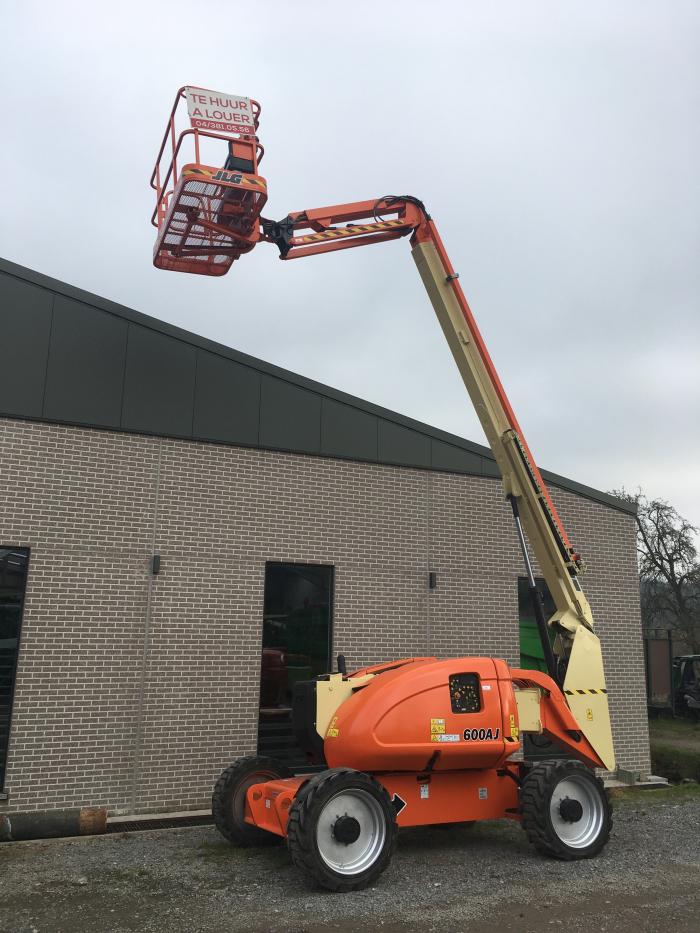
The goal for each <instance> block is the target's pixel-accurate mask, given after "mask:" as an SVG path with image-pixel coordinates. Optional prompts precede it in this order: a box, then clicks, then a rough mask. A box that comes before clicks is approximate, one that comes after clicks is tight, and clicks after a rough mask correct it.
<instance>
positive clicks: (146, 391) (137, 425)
mask: <svg viewBox="0 0 700 933" xmlns="http://www.w3.org/2000/svg"><path fill="white" fill-rule="evenodd" d="M196 360H197V350H196V348H195V347H191V346H189V345H188V344H186V343H183V341H182V340H176V339H175V338H174V337H167V336H165V335H164V334H158V333H156V332H155V331H152V330H148V329H147V328H145V327H138V326H134V325H133V324H131V325H130V327H129V344H128V348H127V352H126V369H125V372H124V403H123V405H122V422H121V427H122V428H123V429H124V430H126V431H146V432H150V433H153V434H176V435H179V436H187V435H191V434H192V413H193V411H194V377H195V363H196Z"/></svg>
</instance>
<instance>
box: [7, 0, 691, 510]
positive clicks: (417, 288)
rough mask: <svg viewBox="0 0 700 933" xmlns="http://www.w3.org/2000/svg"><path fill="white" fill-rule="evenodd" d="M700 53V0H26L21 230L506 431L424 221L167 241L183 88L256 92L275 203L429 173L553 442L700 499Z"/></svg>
mask: <svg viewBox="0 0 700 933" xmlns="http://www.w3.org/2000/svg"><path fill="white" fill-rule="evenodd" d="M699 63H700V4H699V3H698V2H697V0H695V2H692V0H691V2H682V0H665V2H664V0H659V2H651V3H650V2H643V0H641V2H640V0H632V2H623V0H616V2H613V3H611V2H609V0H608V2H591V0H586V2H566V3H565V2H560V0H553V2H544V0H539V2H538V0H528V2H524V0H520V2H513V3H509V2H503V0H501V2H499V3H490V4H488V3H484V2H436V0H433V2H427V0H423V2H421V3H414V2H408V0H403V2H386V0H385V2H381V0H374V2H371V3H367V2H358V0H355V2H352V3H349V2H342V3H341V2H337V3H333V2H329V0H325V2H303V0H294V2H292V3H290V2H273V0H268V2H260V0H258V2H254V3H253V2H250V3H247V4H246V3H240V2H237V0H226V2H218V0H212V2H200V3H194V4H193V3H192V2H187V3H184V2H178V0H169V2H167V3H165V2H148V0H142V2H140V3H134V2H130V0H129V2H121V3H119V4H109V5H107V4H101V3H99V2H94V0H92V2H66V0H55V2H53V3H49V2H34V0H23V2H21V3H20V2H14V3H9V4H7V5H6V6H5V9H4V13H3V39H2V58H1V60H0V72H1V73H2V86H3V91H4V93H3V105H2V109H3V117H2V126H3V137H4V141H3V145H2V147H1V149H0V161H1V163H2V179H3V194H2V213H1V215H0V255H2V256H4V257H5V258H7V259H10V260H12V261H14V262H18V263H21V264H23V265H26V266H28V267H30V268H32V269H35V270H37V271H39V272H42V273H45V274H47V275H51V276H54V277H56V278H59V279H62V280H64V281H66V282H69V283H71V284H73V285H76V286H78V287H80V288H84V289H87V290H88V291H92V292H96V293H97V294H99V295H102V296H104V297H106V298H110V299H112V300H115V301H118V302H121V303H123V304H126V305H128V306H130V307H133V308H136V309H137V310H140V311H143V312H145V313H147V314H151V315H154V316H155V317H158V318H161V319H163V320H166V321H169V322H171V323H173V324H177V325H179V326H181V327H185V328H187V329H189V330H192V331H194V332H195V333H197V334H202V335H204V336H206V337H209V338H212V339H214V340H217V341H220V342H221V343H224V344H226V345H228V346H230V347H234V348H236V349H238V350H241V351H244V352H245V353H250V354H252V355H254V356H258V357H261V358H262V359H264V360H267V361H269V362H271V363H275V364H278V365H280V366H284V367H286V368H288V369H291V370H293V371H295V372H298V373H301V374H303V375H305V376H308V377H310V378H312V379H317V380H319V381H321V382H324V383H327V384H328V385H331V386H334V387H336V388H338V389H342V390H344V391H346V392H350V393H352V394H353V395H357V396H360V397H361V398H364V399H368V400H370V401H372V402H375V403H378V404H380V405H384V406H386V407H388V408H391V409H394V410H395V411H398V412H401V413H403V414H405V415H409V416H411V417H414V418H418V419H420V420H422V421H426V422H428V423H429V424H433V425H436V426H438V427H440V428H444V429H446V430H448V431H452V432H453V433H455V434H459V435H461V436H463V437H467V438H469V439H471V440H474V441H479V442H482V443H483V442H484V437H483V434H482V431H481V428H480V426H479V423H478V421H477V419H476V416H475V414H474V413H473V411H472V408H471V405H470V402H469V399H468V397H467V395H466V393H465V390H464V388H463V386H462V383H461V381H460V378H459V376H458V374H457V371H456V368H455V366H454V363H453V361H452V358H451V356H450V354H449V351H448V349H447V345H446V344H445V342H444V338H443V336H442V333H441V331H440V329H439V327H438V325H437V322H436V321H435V318H434V315H433V312H432V310H431V306H430V304H429V302H428V299H427V297H426V296H425V293H424V292H423V290H422V286H421V284H420V279H419V277H418V274H417V272H416V270H415V268H414V265H413V262H412V261H411V258H410V255H409V248H408V244H407V242H405V241H399V242H397V243H390V244H386V245H383V246H377V247H374V248H372V249H358V250H350V251H343V252H340V253H337V254H334V255H331V256H321V257H314V258H310V259H307V260H303V261H295V262H290V263H282V262H279V261H278V260H277V258H276V250H275V249H274V247H271V246H267V245H262V246H259V247H258V248H257V249H256V250H255V252H254V253H252V254H251V255H249V256H246V257H244V258H243V259H242V260H241V261H240V262H237V263H235V264H234V266H233V267H232V270H231V272H229V274H228V276H226V277H225V278H222V279H216V278H205V277H202V276H187V275H182V274H178V273H169V272H162V271H159V270H156V269H154V268H153V267H152V265H151V261H152V246H153V241H154V229H153V228H152V227H151V226H150V223H149V218H150V214H151V211H152V209H153V201H152V197H151V195H152V191H151V189H150V188H149V186H148V179H149V176H150V173H151V170H152V167H153V161H154V159H155V155H156V151H157V148H158V145H159V143H160V139H161V136H162V133H163V130H164V127H165V121H166V117H167V114H168V111H169V108H170V106H171V103H172V99H173V97H174V94H175V91H176V90H177V88H178V87H180V86H181V85H184V84H197V85H200V86H203V87H209V88H212V89H215V90H218V91H224V92H228V93H231V94H240V95H248V96H251V97H255V98H256V99H258V100H259V101H260V102H261V103H262V105H263V113H262V122H261V126H260V138H261V141H262V142H263V143H264V145H265V149H266V156H265V159H264V161H263V162H262V165H261V172H262V174H263V175H265V177H266V178H267V179H268V184H269V201H268V204H267V207H266V209H265V214H266V215H267V216H269V217H273V218H281V217H283V216H285V215H286V214H287V213H288V212H289V211H292V210H302V209H304V208H310V207H317V206H322V205H324V204H334V203H339V202H346V201H351V200H364V199H369V198H374V197H379V196H381V195H384V194H390V193H393V194H413V195H416V196H418V197H420V198H422V199H423V200H424V201H425V202H426V204H427V206H428V208H429V209H430V211H431V213H432V214H433V217H434V219H435V220H436V221H437V223H438V226H439V229H440V230H441V233H442V236H443V239H444V241H445V244H446V246H447V249H448V251H449V252H450V254H451V257H452V260H453V263H454V265H455V267H456V268H457V269H458V270H459V272H460V281H461V283H462V284H463V287H464V289H465V292H466V294H467V297H468V298H469V300H470V303H471V305H472V308H473V310H474V312H475V314H476V316H477V319H478V321H479V323H480V326H481V328H482V331H483V333H484V336H485V338H486V341H487V344H488V346H489V348H490V350H491V352H492V355H493V357H494V360H495V363H496V366H497V368H498V369H499V371H500V373H501V376H502V379H503V381H504V383H505V386H506V389H507V391H508V392H509V394H510V397H511V401H512V403H513V406H514V408H515V411H516V413H517V414H518V417H519V420H520V423H521V425H522V427H523V429H524V431H525V433H526V436H527V439H528V442H529V445H530V447H531V449H532V451H533V453H534V454H535V456H536V458H537V460H538V462H539V464H540V465H541V466H543V467H545V468H548V469H551V470H554V471H556V472H558V473H561V474H564V475H566V476H569V477H571V478H573V479H576V480H578V481H580V482H583V483H587V484H589V485H591V486H594V487H597V488H599V489H611V488H614V487H620V486H622V485H624V486H626V487H627V488H629V489H634V488H636V487H637V486H641V487H643V489H644V490H645V491H646V492H647V493H648V494H649V495H650V496H658V497H663V498H666V499H668V500H670V501H671V502H672V503H673V504H674V505H675V506H676V507H677V508H678V509H679V510H680V511H681V512H682V513H684V514H685V515H686V516H687V517H688V518H689V519H690V520H691V521H693V522H694V523H695V524H700V482H699V476H698V474H699V469H698V464H699V463H700V359H699V357H700V313H699V307H698V305H699V298H700V271H699V265H698V258H699V256H700V186H699V183H698V166H699V165H700V144H699V142H700V127H699V124H698V114H699V113H700V108H699V106H698V104H699V103H700V101H699V98H700V64H699Z"/></svg>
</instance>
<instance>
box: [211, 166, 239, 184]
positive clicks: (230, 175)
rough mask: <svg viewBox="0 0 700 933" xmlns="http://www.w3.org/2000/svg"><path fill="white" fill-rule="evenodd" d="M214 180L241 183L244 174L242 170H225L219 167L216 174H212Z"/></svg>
mask: <svg viewBox="0 0 700 933" xmlns="http://www.w3.org/2000/svg"><path fill="white" fill-rule="evenodd" d="M212 181H230V182H231V183H232V184H234V185H240V183H241V182H242V181H243V176H242V175H241V174H240V172H225V171H224V170H223V169H219V171H218V172H217V173H216V175H212Z"/></svg>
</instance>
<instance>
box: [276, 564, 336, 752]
mask: <svg viewBox="0 0 700 933" xmlns="http://www.w3.org/2000/svg"><path fill="white" fill-rule="evenodd" d="M332 594H333V568H332V567H327V566H323V565H320V564H282V563H280V564H278V563H268V564H266V566H265V605H264V610H263V638H262V660H261V666H260V717H259V727H258V753H259V754H261V755H270V756H272V757H274V758H279V759H281V760H282V761H284V762H285V763H286V764H287V765H288V766H290V767H294V766H296V765H299V766H301V765H303V764H304V763H305V761H306V758H305V756H304V755H303V753H302V752H301V751H300V750H299V749H298V748H297V746H296V743H295V741H294V736H293V733H292V692H293V689H294V684H295V683H296V682H297V681H300V680H312V679H313V678H314V677H317V676H318V675H319V674H325V673H327V672H328V671H329V670H330V661H331V659H330V651H331V615H332Z"/></svg>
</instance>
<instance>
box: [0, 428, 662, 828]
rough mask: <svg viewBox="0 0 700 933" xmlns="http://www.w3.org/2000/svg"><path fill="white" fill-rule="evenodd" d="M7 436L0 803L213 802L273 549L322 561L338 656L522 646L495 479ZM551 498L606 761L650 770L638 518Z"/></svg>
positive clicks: (130, 807)
mask: <svg viewBox="0 0 700 933" xmlns="http://www.w3.org/2000/svg"><path fill="white" fill-rule="evenodd" d="M0 450H2V459H3V467H4V470H3V474H4V475H3V480H4V481H3V484H2V490H0V500H2V507H1V508H0V545H3V546H7V545H11V546H18V547H19V546H23V547H29V548H31V556H30V566H29V579H28V585H27V595H26V602H25V611H24V621H23V631H22V642H21V651H20V660H19V668H18V679H17V685H16V690H15V702H14V715H13V726H12V733H11V739H10V751H9V763H8V773H7V778H6V786H5V790H6V791H7V792H8V794H9V800H8V801H7V802H5V803H4V804H1V805H0V806H2V807H4V808H5V809H9V810H28V809H44V808H51V807H70V806H88V805H106V806H107V807H109V808H110V810H111V811H112V812H131V811H140V812H147V811H158V810H180V809H187V808H198V807H204V806H206V805H207V803H208V798H209V794H210V790H211V786H212V782H213V780H214V778H215V776H216V775H217V773H218V772H219V771H220V769H221V768H222V766H224V765H225V764H227V763H228V762H229V761H230V760H231V759H232V758H234V757H236V756H238V755H241V754H245V753H249V752H253V751H254V750H255V747H256V729H257V701H258V683H259V656H260V654H259V653H260V642H261V631H262V605H263V586H264V569H265V562H266V561H268V560H284V561H300V562H304V563H314V562H318V563H326V564H332V565H334V567H335V593H334V618H333V631H334V646H333V647H334V651H342V652H344V653H345V654H346V656H347V658H348V663H349V664H350V665H359V664H365V663H370V662H374V661H378V660H383V659H386V658H391V657H401V656H406V655H411V654H425V653H436V654H438V655H448V654H457V653H466V654H468V653H475V654H476V653H478V654H494V655H496V656H500V657H504V658H505V659H506V660H508V661H510V662H512V663H517V661H518V607H517V577H518V576H519V575H521V574H522V568H521V560H520V556H519V553H518V550H517V543H516V540H515V537H514V532H513V528H512V517H511V514H510V510H509V508H508V506H507V504H506V503H505V502H504V500H503V498H502V495H501V489H500V482H499V481H498V480H495V479H491V478H487V477H469V476H460V475H456V474H447V473H438V472H430V471H422V470H416V469H408V468H396V467H389V466H383V465H376V464H367V463H355V462H348V461H341V460H333V459H326V458H318V457H305V456H302V455H296V454H283V453H275V452H269V451H262V450H248V449H242V448H236V447H228V446H219V445H215V444H199V443H194V442H187V441H177V440H170V439H164V438H154V437H146V436H140V435H134V434H121V433H115V432H107V431H99V430H92V429H80V428H70V427H64V426H57V425H48V424H41V423H32V422H25V421H14V420H9V419H0ZM553 497H554V499H555V502H556V504H557V507H558V508H560V510H561V513H562V517H563V519H564V522H565V524H566V525H567V528H568V530H569V532H570V535H571V537H572V539H573V540H574V541H575V542H576V546H577V547H578V548H580V549H581V550H582V552H583V553H584V554H585V555H586V557H587V558H588V562H589V566H590V572H589V573H588V574H587V576H586V578H585V580H584V587H585V590H586V595H587V596H588V598H589V600H590V602H591V605H592V607H593V612H594V615H595V616H596V619H597V622H598V626H599V628H598V630H599V633H600V636H601V638H602V641H603V651H604V654H605V658H606V670H607V675H608V680H609V684H608V686H609V690H610V697H611V705H612V711H613V726H614V731H615V738H616V743H617V750H618V759H619V763H620V765H621V766H623V767H625V768H630V769H635V770H641V771H644V772H648V769H649V747H648V736H647V731H646V699H645V691H644V675H643V658H642V646H641V637H640V620H639V595H638V591H637V583H636V567H635V550H634V523H633V520H632V518H631V517H630V516H629V515H626V514H624V513H621V512H617V511H615V510H612V509H610V508H607V507H606V506H603V505H600V504H598V503H595V502H591V501H589V500H586V499H583V498H580V497H578V496H575V495H573V494H571V493H568V492H563V491H561V490H558V489H554V490H553ZM154 551H159V552H160V554H161V555H162V558H161V560H162V562H161V572H160V574H159V575H158V576H157V577H153V576H152V575H151V574H150V572H149V567H150V557H151V555H152V554H153V552H154ZM428 569H431V570H434V571H436V573H437V575H438V585H437V589H436V590H435V591H433V592H429V591H428V589H427V571H428Z"/></svg>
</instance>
